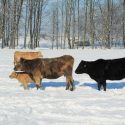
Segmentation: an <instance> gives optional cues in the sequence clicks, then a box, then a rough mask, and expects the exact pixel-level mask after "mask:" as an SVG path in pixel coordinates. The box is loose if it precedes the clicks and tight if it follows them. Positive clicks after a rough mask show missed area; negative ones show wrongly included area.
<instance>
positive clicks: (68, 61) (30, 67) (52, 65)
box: [14, 55, 74, 91]
mask: <svg viewBox="0 0 125 125" xmlns="http://www.w3.org/2000/svg"><path fill="white" fill-rule="evenodd" d="M73 63H74V58H73V57H72V56H69V55H64V56H61V57H57V58H45V59H41V58H37V59H33V60H26V59H23V58H21V59H20V62H19V63H18V64H17V65H15V68H14V70H15V71H24V72H26V73H28V74H30V76H32V79H33V80H34V81H35V83H36V86H37V89H38V88H39V87H40V84H41V80H42V79H43V78H47V79H56V78H59V77H61V76H63V75H64V76H65V77H66V81H67V86H66V89H70V90H71V91H72V90H73V78H72V70H73Z"/></svg>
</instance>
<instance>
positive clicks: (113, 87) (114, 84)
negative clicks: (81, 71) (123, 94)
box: [80, 82, 125, 89]
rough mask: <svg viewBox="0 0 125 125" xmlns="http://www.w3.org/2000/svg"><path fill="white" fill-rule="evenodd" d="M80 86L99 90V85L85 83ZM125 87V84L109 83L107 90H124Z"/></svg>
mask: <svg viewBox="0 0 125 125" xmlns="http://www.w3.org/2000/svg"><path fill="white" fill-rule="evenodd" d="M80 86H88V87H91V88H94V89H97V83H83V84H82V85H80ZM124 87H125V82H111V83H107V89H122V88H124Z"/></svg>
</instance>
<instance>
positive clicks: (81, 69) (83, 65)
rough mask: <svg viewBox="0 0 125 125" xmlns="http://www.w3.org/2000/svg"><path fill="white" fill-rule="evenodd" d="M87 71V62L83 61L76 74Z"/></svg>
mask: <svg viewBox="0 0 125 125" xmlns="http://www.w3.org/2000/svg"><path fill="white" fill-rule="evenodd" d="M86 72H87V62H86V61H83V60H82V61H81V62H80V64H79V65H78V67H77V68H76V70H75V73H76V74H82V73H86Z"/></svg>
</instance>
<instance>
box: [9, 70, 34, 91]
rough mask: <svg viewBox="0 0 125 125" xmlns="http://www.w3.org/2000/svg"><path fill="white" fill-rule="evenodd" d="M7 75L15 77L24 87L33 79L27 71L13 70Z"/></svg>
mask: <svg viewBox="0 0 125 125" xmlns="http://www.w3.org/2000/svg"><path fill="white" fill-rule="evenodd" d="M9 77H10V78H11V79H14V78H15V79H17V80H18V81H19V82H20V83H22V85H23V86H24V89H27V87H28V83H31V82H33V80H32V79H31V78H30V76H29V75H28V74H27V73H16V72H15V71H13V72H12V73H11V74H10V75H9Z"/></svg>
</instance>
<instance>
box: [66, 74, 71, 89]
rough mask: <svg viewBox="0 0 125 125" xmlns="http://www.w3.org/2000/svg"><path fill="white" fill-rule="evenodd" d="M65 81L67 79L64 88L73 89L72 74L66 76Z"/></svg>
mask: <svg viewBox="0 0 125 125" xmlns="http://www.w3.org/2000/svg"><path fill="white" fill-rule="evenodd" d="M66 81H67V85H66V90H68V89H69V90H70V91H73V78H72V76H66Z"/></svg>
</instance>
